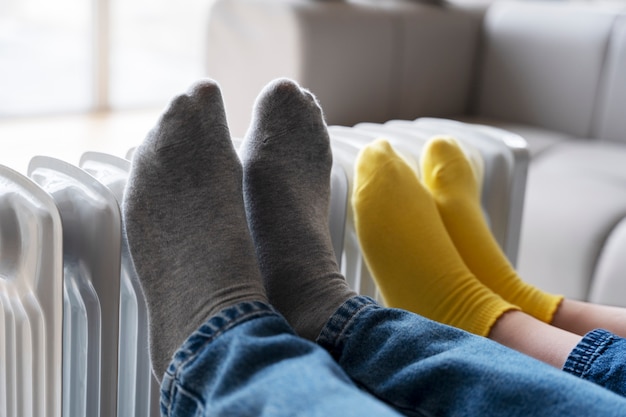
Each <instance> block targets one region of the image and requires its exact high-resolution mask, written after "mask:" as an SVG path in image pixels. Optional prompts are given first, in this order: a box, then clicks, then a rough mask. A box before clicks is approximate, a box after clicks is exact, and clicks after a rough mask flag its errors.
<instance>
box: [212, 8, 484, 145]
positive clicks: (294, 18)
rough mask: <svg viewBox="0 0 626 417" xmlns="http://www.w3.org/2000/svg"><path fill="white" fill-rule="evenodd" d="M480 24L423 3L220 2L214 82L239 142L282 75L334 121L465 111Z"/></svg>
mask: <svg viewBox="0 0 626 417" xmlns="http://www.w3.org/2000/svg"><path fill="white" fill-rule="evenodd" d="M481 22H482V14H481V13H479V12H474V11H468V10H466V9H464V8H461V7H455V6H449V7H448V6H441V5H439V6H435V5H429V4H424V3H421V2H417V1H397V2H396V1H390V2H381V1H378V0H373V1H367V0H365V1H354V2H353V1H313V0H282V1H275V0H216V1H215V2H214V3H213V6H212V7H211V12H210V14H209V23H208V42H207V47H206V63H207V65H206V69H207V75H208V76H210V77H212V78H215V79H216V80H217V81H218V82H219V83H220V84H221V86H222V93H223V94H224V100H225V103H226V106H227V113H228V119H229V124H230V126H231V129H232V131H233V134H234V135H235V136H239V135H242V134H243V133H245V129H246V128H247V126H248V123H249V119H250V109H251V107H252V104H253V101H254V98H255V97H256V94H257V93H258V92H259V90H260V89H261V88H262V87H263V86H264V85H265V84H266V83H267V82H269V81H270V80H271V79H272V78H276V77H290V78H293V79H295V80H297V81H298V82H299V83H300V84H301V85H303V86H304V87H307V88H309V89H311V91H313V92H314V93H315V95H316V96H317V97H318V98H319V100H320V102H321V104H322V107H323V108H324V112H325V114H326V117H327V122H328V123H329V124H341V125H352V124H355V123H358V122H363V121H369V122H384V121H387V120H389V119H400V118H404V119H414V118H417V117H419V116H444V117H445V116H455V115H460V114H464V113H465V111H466V110H467V107H468V103H469V98H470V92H471V85H472V81H473V79H474V70H475V64H476V48H477V46H478V43H479V37H480V27H481Z"/></svg>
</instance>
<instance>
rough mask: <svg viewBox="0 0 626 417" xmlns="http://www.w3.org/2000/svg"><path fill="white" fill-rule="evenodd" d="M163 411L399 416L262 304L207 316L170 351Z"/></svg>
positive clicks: (184, 415) (173, 415)
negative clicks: (202, 322)
mask: <svg viewBox="0 0 626 417" xmlns="http://www.w3.org/2000/svg"><path fill="white" fill-rule="evenodd" d="M161 413H162V415H163V416H167V417H192V416H193V417H200V416H212V417H214V416H228V417H231V416H237V417H245V416H255V417H257V416H289V417H291V416H320V417H329V416H342V417H343V416H359V417H361V416H381V417H383V416H384V417H387V416H389V417H392V416H395V417H397V416H398V413H397V412H396V411H394V410H393V409H392V408H390V407H389V406H388V405H386V404H384V403H383V402H381V401H379V400H377V399H375V398H374V397H372V396H371V395H370V394H368V393H366V392H364V391H362V390H360V389H358V388H357V387H356V386H355V385H354V383H353V382H352V381H351V380H350V378H349V377H348V376H347V375H346V374H345V373H344V372H343V370H342V369H341V368H340V367H339V366H338V365H337V363H336V362H335V361H334V360H333V359H332V358H331V357H330V355H329V354H328V353H327V352H326V351H325V350H324V349H322V348H321V347H319V346H318V345H316V344H315V343H312V342H309V341H307V340H304V339H302V338H299V337H297V336H296V335H295V334H294V333H293V330H291V328H290V327H289V325H288V324H287V322H286V321H285V319H284V318H283V317H282V316H280V315H279V314H277V313H276V312H275V311H274V310H273V309H272V308H271V307H270V306H268V305H266V304H264V303H261V302H244V303H240V304H238V305H235V306H233V307H230V308H227V309H225V310H223V311H221V312H220V313H219V314H217V315H215V316H213V317H211V318H209V319H208V320H207V321H206V322H205V323H204V324H203V325H202V326H201V327H200V328H199V329H198V330H197V331H196V332H194V333H193V334H192V335H191V336H190V337H189V338H188V339H187V340H186V341H185V343H184V344H183V345H182V346H181V348H180V349H179V350H178V351H177V352H176V354H175V355H174V359H173V360H172V362H171V364H170V366H169V368H168V370H167V372H166V373H165V376H164V378H163V383H162V385H161Z"/></svg>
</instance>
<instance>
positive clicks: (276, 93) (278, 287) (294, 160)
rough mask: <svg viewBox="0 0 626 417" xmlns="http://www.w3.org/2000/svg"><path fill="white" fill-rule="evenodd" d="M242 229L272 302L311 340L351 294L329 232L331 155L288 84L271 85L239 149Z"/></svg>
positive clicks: (313, 105)
mask: <svg viewBox="0 0 626 417" xmlns="http://www.w3.org/2000/svg"><path fill="white" fill-rule="evenodd" d="M241 156H242V160H243V166H244V201H245V204H246V213H247V215H248V224H249V225H250V231H251V233H252V237H253V239H254V244H255V247H256V251H257V258H258V260H259V265H260V267H261V273H262V275H263V279H264V281H265V288H266V290H267V295H268V298H269V300H270V303H271V304H272V305H273V306H274V307H275V308H276V309H277V310H278V311H280V312H281V313H282V314H283V315H284V316H285V318H286V319H287V320H288V321H289V323H290V324H291V325H292V327H294V329H295V330H296V332H298V334H299V335H300V336H302V337H305V338H307V339H310V340H315V339H316V338H317V336H318V335H319V333H320V331H321V329H322V327H323V326H324V324H325V323H326V321H327V320H328V319H329V317H330V316H331V315H332V314H333V313H334V312H335V310H336V309H337V308H339V306H340V305H341V304H342V303H343V302H344V301H346V300H347V299H348V298H350V297H352V296H354V295H355V293H354V292H353V291H352V290H350V288H349V287H348V285H347V283H346V281H345V279H344V277H343V276H342V275H341V273H340V272H339V270H338V267H337V262H336V260H335V254H334V252H333V247H332V243H331V239H330V232H329V229H328V209H329V206H328V205H329V197H330V169H331V165H332V155H331V151H330V144H329V138H328V132H327V129H326V125H325V123H324V119H323V116H322V112H321V109H320V108H319V106H318V104H317V102H316V100H315V98H314V97H313V96H312V95H311V94H310V93H309V92H308V91H306V90H302V89H300V87H299V86H298V85H297V84H295V83H293V82H292V81H289V80H284V79H282V80H276V81H274V82H272V83H270V84H269V85H268V86H267V87H266V88H265V89H264V90H263V91H262V92H261V94H260V95H259V98H258V99H257V102H256V104H255V109H254V114H253V119H252V124H251V126H250V129H249V130H248V132H247V134H246V138H245V140H244V143H243V145H242V150H241Z"/></svg>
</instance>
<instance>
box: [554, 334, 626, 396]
mask: <svg viewBox="0 0 626 417" xmlns="http://www.w3.org/2000/svg"><path fill="white" fill-rule="evenodd" d="M563 370H564V371H565V372H568V373H571V374H572V375H575V376H577V377H579V378H583V379H586V380H587V381H591V382H593V383H595V384H598V385H600V386H602V387H604V388H606V389H609V390H611V391H613V392H615V393H617V394H619V395H621V396H626V339H624V338H622V337H619V336H616V335H614V334H613V333H610V332H608V331H606V330H603V329H596V330H593V331H591V332H589V333H587V334H586V335H585V336H584V337H583V338H582V340H581V341H580V342H579V343H578V345H577V346H576V347H575V348H574V350H572V353H570V355H569V357H568V358H567V361H566V362H565V365H563Z"/></svg>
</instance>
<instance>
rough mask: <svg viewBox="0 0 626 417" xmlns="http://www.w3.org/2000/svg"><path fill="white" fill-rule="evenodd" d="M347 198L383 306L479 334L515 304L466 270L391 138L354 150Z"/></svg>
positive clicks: (430, 204) (430, 203)
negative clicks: (351, 185)
mask: <svg viewBox="0 0 626 417" xmlns="http://www.w3.org/2000/svg"><path fill="white" fill-rule="evenodd" d="M352 205H353V207H354V213H355V226H356V230H357V235H358V238H359V242H360V245H361V250H362V251H363V254H364V257H365V260H366V262H367V265H368V267H369V269H370V271H371V272H372V275H373V276H374V279H375V281H376V284H377V285H378V288H379V290H380V292H381V294H382V296H383V298H384V300H385V303H386V304H387V305H388V306H390V307H397V308H402V309H405V310H409V311H413V312H415V313H418V314H420V315H423V316H425V317H428V318H430V319H433V320H435V321H438V322H441V323H445V324H449V325H452V326H455V327H459V328H461V329H464V330H467V331H469V332H472V333H475V334H479V335H481V336H487V335H488V334H489V332H490V330H491V328H492V327H493V325H494V324H495V323H496V321H497V320H498V319H499V318H500V316H501V315H502V314H503V313H505V312H506V311H509V310H515V309H517V308H516V307H515V306H513V305H510V304H509V303H507V302H505V301H504V300H502V299H501V298H500V297H499V296H497V295H496V294H494V293H493V292H491V291H490V290H489V289H487V288H486V287H485V286H484V285H482V284H481V283H480V282H479V281H478V280H477V279H476V277H474V276H473V275H472V273H471V272H470V271H469V270H468V269H467V267H466V266H465V264H464V263H463V261H462V259H461V257H460V255H459V254H458V252H457V251H456V249H455V248H454V244H453V243H452V241H451V240H450V238H449V236H448V234H447V232H446V229H445V227H444V225H443V223H442V222H441V218H440V217H439V213H438V212H437V206H436V205H435V201H434V200H433V198H432V197H431V196H430V194H429V193H428V191H427V190H426V189H425V188H424V187H423V186H422V184H421V183H420V181H419V179H418V178H417V175H416V173H415V171H413V169H412V168H411V167H410V166H409V165H408V164H407V163H406V162H405V161H404V160H403V159H402V157H401V156H400V155H398V154H397V153H396V152H395V151H394V150H393V148H392V147H391V145H389V143H388V142H386V141H384V140H379V141H376V142H374V143H372V144H370V145H368V146H367V147H366V148H364V149H363V150H362V151H361V153H360V154H359V156H358V158H357V163H356V173H355V179H354V192H353V197H352Z"/></svg>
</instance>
